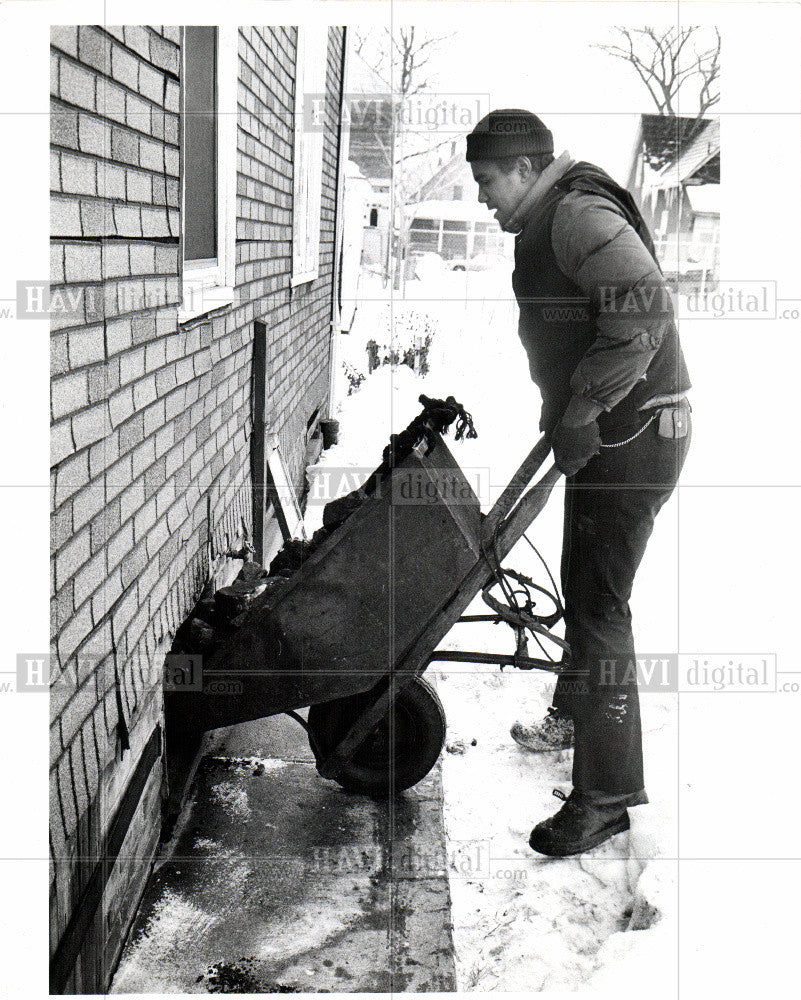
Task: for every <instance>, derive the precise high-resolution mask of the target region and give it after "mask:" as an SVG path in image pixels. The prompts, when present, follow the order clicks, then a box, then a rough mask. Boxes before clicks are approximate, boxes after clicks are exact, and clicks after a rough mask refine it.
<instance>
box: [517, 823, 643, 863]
mask: <svg viewBox="0 0 801 1000" xmlns="http://www.w3.org/2000/svg"><path fill="white" fill-rule="evenodd" d="M630 826H631V823H630V822H629V814H628V813H627V812H625V813H623V815H622V816H621V817H620V819H618V820H615V822H614V823H610V824H609V826H605V827H604V828H603V829H602V830H597V831H596V832H595V833H594V834H593V835H592V836H591V837H587V838H586V840H582V841H580V842H578V843H577V842H575V841H574V842H573V843H572V844H554V845H547V846H546V845H540V846H539V847H538V846H537V845H536V843H535V840H536V839H537V838H536V837H535V836H534V834H535V833H536V827H535V829H534V830H532V831H531V836H530V837H529V840H528V845H529V847H530V848H531V849H532V850H533V851H536V852H537V854H545V855H546V856H547V857H549V858H567V857H570V856H571V855H572V854H583V853H584V852H585V851H591V850H592V848H593V847H598V845H599V844H603V843H604V841H606V840H609V838H610V837H614V835H615V834H616V833H623V831H624V830H628V829H629V827H630Z"/></svg>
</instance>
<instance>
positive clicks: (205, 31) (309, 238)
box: [50, 26, 345, 993]
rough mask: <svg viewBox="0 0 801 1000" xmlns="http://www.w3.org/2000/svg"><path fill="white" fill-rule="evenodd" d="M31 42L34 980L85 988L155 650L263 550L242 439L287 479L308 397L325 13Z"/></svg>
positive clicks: (326, 85) (314, 391)
mask: <svg viewBox="0 0 801 1000" xmlns="http://www.w3.org/2000/svg"><path fill="white" fill-rule="evenodd" d="M51 42H52V48H51V66H52V74H51V88H52V98H53V100H52V110H51V130H52V131H51V185H52V196H51V209H52V221H51V236H52V240H51V244H52V258H51V302H50V311H51V321H52V340H51V345H52V350H51V364H52V439H51V440H52V499H53V510H52V523H51V540H52V563H51V587H52V590H51V592H52V595H53V596H52V646H51V663H52V667H51V718H52V724H51V748H52V749H51V758H50V764H51V780H50V818H51V854H52V869H51V882H50V901H51V908H50V913H51V992H54V993H75V992H77V993H101V992H103V991H104V990H106V989H107V987H108V983H109V980H110V977H111V975H112V973H113V970H114V967H115V963H116V961H117V958H118V956H119V952H120V948H121V945H122V943H123V940H124V937H125V934H126V932H127V930H128V927H129V924H130V921H131V919H132V918H133V916H134V913H135V911H136V906H137V903H138V900H139V897H140V895H141V892H142V889H143V887H144V884H145V880H146V878H147V876H148V872H149V870H150V865H151V861H152V858H153V855H154V852H155V850H156V848H157V845H158V841H159V835H160V807H161V797H162V795H163V791H164V789H163V781H162V776H163V759H162V757H163V750H162V748H163V746H164V732H163V701H162V671H163V662H164V655H165V653H166V652H167V651H168V650H169V648H170V645H171V642H172V640H173V637H174V636H175V633H176V630H177V628H178V627H179V625H180V624H181V623H182V621H183V620H184V619H185V617H186V615H187V614H188V612H189V611H190V609H191V608H192V606H193V604H194V602H195V601H196V600H197V598H198V596H199V594H200V591H201V589H202V588H203V586H204V584H205V583H206V582H207V581H209V580H211V581H219V582H230V578H231V574H232V573H235V572H236V570H237V569H238V567H239V566H240V565H241V563H240V562H238V561H237V557H238V556H239V555H240V554H241V553H240V550H241V548H242V546H243V544H244V543H245V541H246V540H249V541H252V542H253V543H254V544H255V547H256V550H257V556H258V557H265V556H267V555H269V552H270V548H271V546H272V547H273V548H274V547H275V545H276V544H277V542H276V531H275V529H274V527H273V519H271V517H270V509H269V507H268V505H267V503H266V502H265V500H264V495H265V494H264V484H265V478H264V477H265V468H264V466H265V458H264V456H265V447H266V446H265V440H266V439H268V438H269V436H270V435H276V436H277V439H278V440H279V441H280V445H281V448H282V451H283V455H284V457H285V459H286V465H287V467H288V470H289V477H290V480H291V482H292V483H293V485H294V486H295V488H296V489H297V490H298V491H301V490H302V488H303V485H304V474H305V465H306V462H307V461H308V460H309V459H310V458H314V457H316V453H317V451H318V450H319V442H318V439H317V437H315V431H316V427H317V423H318V421H319V419H320V418H321V417H325V416H327V415H328V414H329V403H330V388H329V386H330V380H331V366H332V352H333V350H334V347H335V344H334V341H333V339H332V330H335V329H338V326H339V317H338V315H337V302H338V289H337V281H338V273H339V266H338V264H339V260H338V257H339V245H338V240H339V236H340V233H339V227H340V221H341V220H340V218H339V211H338V207H339V205H340V204H341V184H342V174H343V170H342V169H341V167H342V164H341V160H342V155H341V148H342V141H343V136H342V127H341V120H342V116H341V106H342V99H343V98H342V75H343V73H342V71H343V64H344V48H345V30H344V29H343V28H338V27H334V28H308V29H306V28H303V29H300V30H299V29H298V28H295V27H278V28H271V27H243V28H239V29H235V28H232V29H226V28H219V29H217V28H213V27H192V28H185V29H181V28H177V27H141V26H133V27H132V26H126V27H117V28H115V27H105V26H103V27H92V26H80V27H56V28H53V30H52V38H51ZM304 94H305V95H306V96H307V98H308V100H306V101H304V99H303V98H304ZM182 112H183V114H182Z"/></svg>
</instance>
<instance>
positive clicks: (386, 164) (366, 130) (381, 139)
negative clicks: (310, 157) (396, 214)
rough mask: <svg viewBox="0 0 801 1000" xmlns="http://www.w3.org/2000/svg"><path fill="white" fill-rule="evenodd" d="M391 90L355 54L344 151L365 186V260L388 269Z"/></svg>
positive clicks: (376, 267) (351, 63) (371, 265)
mask: <svg viewBox="0 0 801 1000" xmlns="http://www.w3.org/2000/svg"><path fill="white" fill-rule="evenodd" d="M391 91H392V88H391V87H390V85H389V83H388V82H387V81H386V80H384V79H383V77H382V76H381V75H380V74H379V73H378V72H377V71H376V70H375V69H373V68H372V67H371V66H370V65H369V64H368V63H367V62H365V60H364V59H363V58H362V57H361V56H360V55H358V54H357V53H352V56H351V58H350V59H349V65H348V83H347V92H348V109H347V112H348V118H349V123H350V128H349V135H350V144H349V149H348V155H349V157H350V159H351V160H352V161H353V163H355V164H356V166H357V167H358V169H359V172H360V174H361V176H362V177H363V178H365V180H366V181H367V183H368V184H369V189H368V190H367V192H366V198H365V210H366V218H365V230H364V243H363V255H362V259H363V263H364V264H365V265H366V266H367V267H369V268H371V269H373V270H375V271H380V270H386V268H387V266H388V261H389V252H390V251H389V232H390V225H391V220H390V204H389V199H390V187H391V182H392V167H393V155H394V146H393V143H394V135H393V121H394V113H393V102H392V94H391Z"/></svg>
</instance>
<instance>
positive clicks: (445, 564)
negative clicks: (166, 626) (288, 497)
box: [181, 435, 483, 730]
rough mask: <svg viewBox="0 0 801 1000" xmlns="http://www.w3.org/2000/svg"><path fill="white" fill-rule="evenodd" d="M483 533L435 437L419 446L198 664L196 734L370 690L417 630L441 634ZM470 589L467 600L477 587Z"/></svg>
mask: <svg viewBox="0 0 801 1000" xmlns="http://www.w3.org/2000/svg"><path fill="white" fill-rule="evenodd" d="M481 533H482V515H481V511H480V505H479V500H478V497H477V496H476V493H475V491H474V490H473V487H472V486H471V484H470V483H469V482H468V480H467V478H466V476H465V475H464V473H463V471H462V470H461V468H460V467H459V465H458V463H457V462H456V460H455V459H454V457H453V455H452V454H451V452H450V450H449V449H448V447H447V445H446V444H445V442H444V441H443V440H442V438H441V437H440V436H439V435H434V444H433V447H431V448H430V450H428V446H427V445H426V444H425V443H424V442H422V443H421V444H419V445H418V446H417V447H416V448H414V449H413V450H412V452H411V453H410V454H409V456H408V457H407V458H405V459H404V460H403V461H401V462H400V463H399V464H398V465H397V466H396V467H395V468H394V469H393V470H392V471H391V472H389V473H388V475H387V476H386V477H385V478H384V479H383V480H381V481H380V482H379V484H378V486H377V489H376V490H375V492H374V493H373V494H372V495H369V496H367V497H366V498H365V499H364V500H363V502H362V503H361V504H360V505H359V506H358V507H357V508H356V509H355V510H354V511H353V513H352V514H351V515H350V516H349V517H348V518H347V520H346V521H345V522H344V523H343V524H341V525H340V526H339V527H338V528H337V529H335V530H334V531H333V532H332V533H331V534H330V535H329V536H328V537H327V538H325V539H324V541H323V542H322V543H321V544H320V545H319V547H318V548H317V549H316V550H315V551H314V552H313V553H312V554H311V555H310V556H308V557H307V558H306V559H305V560H304V562H303V565H302V567H301V568H300V569H298V570H297V571H296V572H295V573H294V574H293V576H292V577H290V578H289V579H287V581H286V582H285V583H283V584H279V585H278V586H277V587H274V588H271V589H270V590H268V591H267V592H265V593H264V594H263V595H261V596H260V597H258V598H256V600H255V601H254V602H253V604H252V605H251V607H250V609H249V610H248V613H247V615H246V617H245V620H244V621H243V623H242V625H241V627H240V628H238V630H237V632H236V633H235V634H234V636H233V637H232V638H231V639H230V640H229V641H227V642H226V643H225V645H224V646H222V647H221V648H220V649H219V650H218V651H217V652H216V653H215V654H214V656H213V658H212V659H211V660H209V662H208V663H204V664H203V682H204V688H207V689H208V690H212V689H213V690H214V692H215V693H214V695H213V696H211V695H201V696H200V697H198V696H197V695H196V696H195V697H194V698H193V697H191V696H190V695H189V693H188V692H187V694H186V696H185V698H182V699H181V700H183V701H184V706H185V712H186V713H187V714H188V715H190V716H191V717H192V720H191V721H192V728H196V729H200V730H206V729H213V728H219V727H221V726H229V725H233V724H236V723H241V722H247V721H251V720H254V719H258V718H263V717H265V716H269V715H274V714H277V713H279V712H286V711H290V710H293V709H297V708H302V707H305V706H308V705H313V704H317V703H320V702H324V701H330V700H333V699H335V698H342V697H345V696H347V695H352V694H359V693H362V692H365V691H368V690H370V689H372V688H373V687H374V686H375V685H376V683H377V682H378V681H380V680H381V679H382V678H385V677H387V675H388V674H390V673H391V671H392V669H393V667H394V666H395V665H397V664H398V663H400V662H402V660H403V658H404V656H405V655H406V653H407V652H408V651H409V649H410V648H411V647H412V646H413V645H414V644H415V642H416V641H417V640H418V639H419V637H420V636H421V634H423V633H426V632H428V633H431V634H434V633H439V632H440V631H441V635H437V638H436V639H435V642H436V641H439V638H441V636H442V635H445V634H446V632H447V631H448V629H449V628H450V624H451V623H450V621H448V622H447V623H445V616H444V615H443V612H444V609H445V608H446V607H447V606H448V605H449V604H450V603H451V602H452V601H453V599H454V596H455V595H457V594H459V593H460V590H461V589H462V588H463V584H464V582H465V580H466V579H467V578H468V577H469V575H470V574H471V571H473V576H475V569H476V566H477V564H478V563H479V561H480V560H481V558H482V550H481ZM482 579H483V577H482ZM471 589H472V590H473V593H472V594H471V595H470V598H472V596H474V594H475V593H477V592H478V590H479V589H480V584H479V585H475V584H474V585H473V586H472V587H471ZM438 619H442V620H443V627H442V629H441V630H439V629H436V622H437V620H438ZM432 626H434V629H433V633H432ZM431 648H432V650H433V646H432V647H431ZM421 669H424V667H423V668H421ZM182 714H183V712H182ZM184 718H185V721H186V722H188V721H189V720H188V718H187V717H186V715H184Z"/></svg>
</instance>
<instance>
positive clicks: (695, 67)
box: [593, 26, 720, 140]
mask: <svg viewBox="0 0 801 1000" xmlns="http://www.w3.org/2000/svg"><path fill="white" fill-rule="evenodd" d="M613 30H614V31H615V32H616V33H617V35H616V39H615V41H614V42H610V43H604V44H599V45H594V46H593V48H596V49H600V50H601V51H602V52H606V53H608V54H609V55H611V56H614V57H615V58H617V59H623V60H624V61H625V62H628V63H629V64H630V65H631V66H633V68H634V70H635V71H636V73H637V75H638V76H639V78H640V79H641V80H642V82H643V83H644V84H645V87H646V88H647V90H648V93H649V94H650V96H651V98H652V99H653V102H654V105H655V106H656V109H657V112H658V113H659V114H660V115H678V114H679V113H682V114H687V111H689V113H690V114H692V115H695V119H696V121H695V123H694V124H693V125H692V126H691V127H690V129H689V136H685V140H686V139H687V138H688V137H691V136H692V135H694V134H696V133H697V131H698V129H699V128H700V125H701V122H702V120H703V119H704V117H705V116H706V115H707V114H708V112H709V110H710V109H711V108H713V107H714V106H715V105H716V104H717V103H718V101H719V100H720V32H719V31H718V29H717V28H712V29H711V32H710V29H705V28H699V27H689V28H678V27H676V26H673V27H670V28H666V29H656V28H615V29H613Z"/></svg>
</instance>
